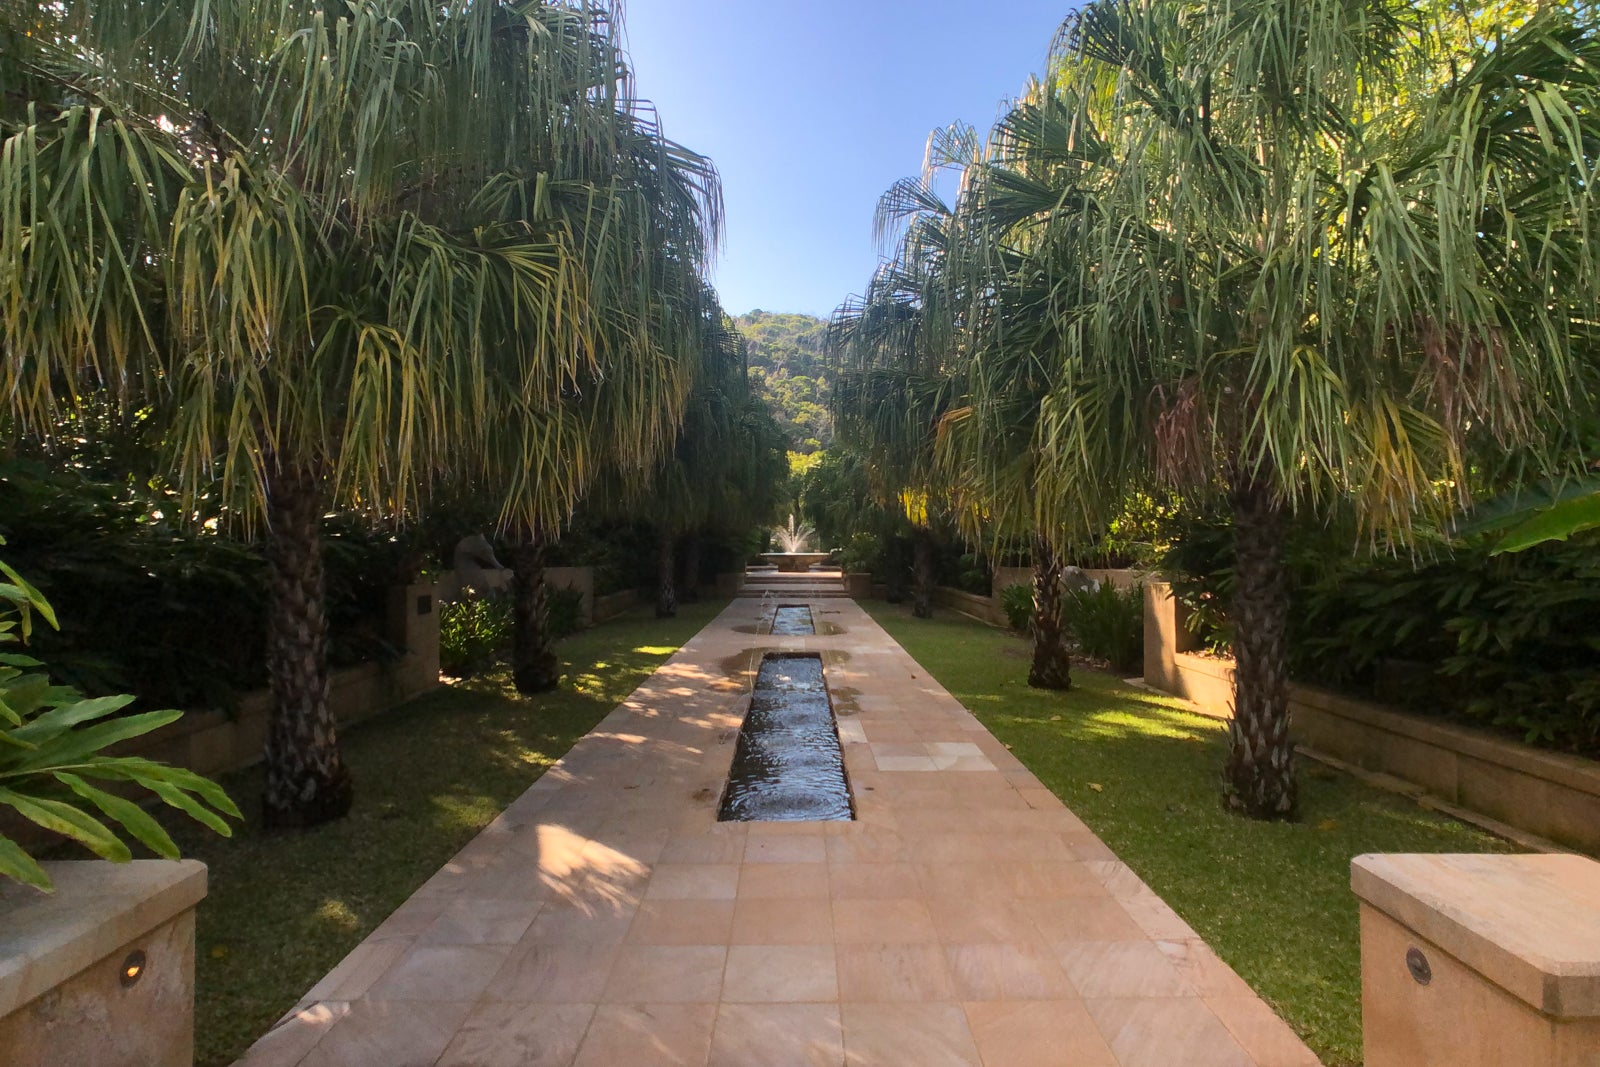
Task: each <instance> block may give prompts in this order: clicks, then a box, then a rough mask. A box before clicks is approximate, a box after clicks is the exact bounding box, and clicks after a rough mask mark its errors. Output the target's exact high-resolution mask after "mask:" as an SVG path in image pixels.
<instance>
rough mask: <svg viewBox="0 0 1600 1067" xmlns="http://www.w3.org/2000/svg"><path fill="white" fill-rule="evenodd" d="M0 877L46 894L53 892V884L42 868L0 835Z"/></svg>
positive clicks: (14, 843) (9, 839)
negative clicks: (13, 879)
mask: <svg viewBox="0 0 1600 1067" xmlns="http://www.w3.org/2000/svg"><path fill="white" fill-rule="evenodd" d="M0 876H4V877H6V878H15V879H16V880H17V881H19V882H21V883H22V884H23V885H31V886H33V887H34V888H35V889H42V890H44V891H45V892H46V893H53V892H55V888H56V887H55V884H54V883H53V882H51V881H50V876H49V875H48V874H46V873H45V870H44V868H43V867H41V866H39V864H38V862H37V861H35V860H34V858H33V857H32V856H30V855H28V854H27V853H26V852H25V851H23V848H22V846H21V845H19V844H17V843H16V842H15V841H13V840H11V838H9V837H7V836H6V835H5V834H0Z"/></svg>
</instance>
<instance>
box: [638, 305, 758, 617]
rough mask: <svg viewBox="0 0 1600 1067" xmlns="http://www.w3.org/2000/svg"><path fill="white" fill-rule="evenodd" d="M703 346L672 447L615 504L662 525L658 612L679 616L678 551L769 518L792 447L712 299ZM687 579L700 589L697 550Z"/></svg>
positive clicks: (695, 351) (695, 357)
mask: <svg viewBox="0 0 1600 1067" xmlns="http://www.w3.org/2000/svg"><path fill="white" fill-rule="evenodd" d="M702 315H703V321H702V324H701V329H700V331H699V333H698V337H699V342H700V343H699V345H698V346H697V347H694V348H691V349H689V350H688V351H686V352H685V358H686V360H687V361H688V365H689V367H690V368H691V373H692V378H691V384H690V390H689V400H688V404H687V406H686V408H685V411H684V418H683V422H682V425H681V426H680V427H679V429H678V432H677V435H676V439H675V440H674V442H673V444H672V447H671V448H670V449H669V450H668V451H667V452H666V453H665V454H664V455H663V457H662V459H661V461H660V462H659V463H658V464H657V465H656V467H655V469H654V470H653V471H650V472H649V474H648V476H647V477H646V478H643V479H633V478H628V477H627V476H626V475H624V476H623V477H621V478H619V479H618V480H617V482H616V485H615V487H614V489H613V490H612V493H613V496H612V501H611V503H612V506H614V507H617V508H619V509H623V510H627V511H634V512H638V513H642V514H645V515H648V516H649V517H650V518H651V520H652V521H653V522H654V524H655V527H656V564H657V566H656V615H657V617H660V618H665V617H669V616H672V615H675V614H676V613H677V609H678V592H677V583H676V576H677V570H678V567H677V561H678V556H677V551H676V550H677V545H678V543H679V542H680V541H686V542H687V543H689V544H697V543H698V540H699V538H700V537H702V536H704V535H707V534H711V533H718V532H721V533H735V532H742V531H744V530H748V529H749V528H751V527H755V526H760V525H765V524H766V523H768V522H770V521H771V518H772V512H773V511H774V509H775V508H776V506H777V503H778V497H779V494H780V493H781V491H782V489H783V486H784V484H785V482H786V480H787V476H788V458H787V456H788V449H787V442H786V441H785V440H784V439H783V437H782V436H781V433H780V431H779V430H778V427H777V423H776V422H775V421H774V419H773V417H772V413H771V412H770V411H769V410H768V409H767V407H766V405H764V404H763V403H762V402H761V400H760V399H759V398H758V397H756V396H755V395H754V394H753V393H752V392H751V390H750V382H749V376H748V373H747V370H746V364H745V342H744V339H743V338H742V337H741V336H740V335H739V333H738V331H737V330H735V329H734V328H733V322H732V320H731V319H729V318H727V316H725V315H724V314H723V312H722V308H721V306H720V305H718V304H717V303H716V301H715V299H714V298H713V297H712V296H711V295H710V294H709V293H708V294H707V299H706V302H705V303H704V305H703V306H702ZM686 569H687V570H688V572H689V573H688V575H687V577H686V580H687V581H688V582H689V583H691V584H694V583H696V582H698V578H699V575H698V573H697V572H698V570H699V562H698V550H697V551H696V555H695V558H694V566H692V567H689V568H686Z"/></svg>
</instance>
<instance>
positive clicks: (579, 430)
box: [487, 40, 722, 693]
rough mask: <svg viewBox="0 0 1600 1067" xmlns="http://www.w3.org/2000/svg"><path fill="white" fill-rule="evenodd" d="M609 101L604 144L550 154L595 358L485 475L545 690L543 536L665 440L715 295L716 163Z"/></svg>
mask: <svg viewBox="0 0 1600 1067" xmlns="http://www.w3.org/2000/svg"><path fill="white" fill-rule="evenodd" d="M608 47H609V51H608V52H606V53H605V55H606V56H608V57H609V58H606V59H604V60H601V61H599V62H598V64H597V65H598V68H599V69H600V70H623V71H625V70H626V67H625V66H624V65H623V57H622V56H621V53H620V51H619V46H618V44H617V42H616V41H615V40H611V41H609V44H608ZM591 102H592V101H591ZM614 104H615V106H616V107H617V108H619V109H620V110H619V111H618V113H617V118H618V120H619V121H618V122H617V123H616V125H617V127H618V128H617V129H615V130H613V131H612V132H611V136H612V138H613V141H614V145H613V148H612V150H611V151H610V152H608V153H603V154H596V155H595V156H594V158H581V157H580V158H577V159H576V160H572V159H557V160H554V161H552V166H553V167H554V168H555V169H556V170H557V171H558V172H560V171H563V170H565V171H570V172H572V174H571V176H570V177H569V178H568V186H569V188H571V189H572V190H573V192H574V194H575V195H573V196H571V197H568V198H566V199H564V200H561V199H558V200H557V201H556V204H557V208H558V210H562V211H564V212H565V213H566V214H567V216H568V217H569V218H570V220H571V221H570V227H571V229H572V231H573V232H574V233H576V234H578V235H579V241H578V244H579V247H580V249H581V250H582V252H583V256H584V261H585V265H586V267H587V273H588V278H589V293H590V306H591V307H592V308H593V314H594V317H595V321H596V345H595V359H594V366H593V368H592V370H591V371H590V372H589V373H588V374H587V375H586V377H585V379H584V380H583V381H581V382H579V383H578V384H577V385H576V386H575V387H574V388H572V389H569V390H567V391H566V392H565V393H564V394H563V395H562V396H561V397H560V398H559V400H558V402H557V405H556V407H555V409H553V410H552V409H551V408H549V407H546V408H544V409H541V410H540V411H539V412H537V413H534V412H524V413H522V414H520V415H519V416H517V417H513V418H508V419H505V420H502V421H500V422H499V423H498V424H497V425H496V426H495V427H494V436H495V439H496V441H497V449H496V453H495V454H496V457H497V460H498V462H497V465H496V469H494V470H492V471H491V472H490V473H489V476H488V479H487V480H488V482H489V484H491V485H494V486H496V487H498V492H499V495H500V498H501V499H502V501H503V511H502V524H503V525H504V526H505V527H506V528H507V529H508V530H509V531H510V533H511V534H512V545H511V548H510V551H509V562H510V563H511V570H512V575H513V583H512V588H513V605H514V610H513V618H514V635H513V647H512V677H513V680H514V682H515V684H516V686H517V688H518V690H519V691H521V692H524V693H536V692H542V691H545V690H548V689H550V688H552V687H554V685H555V684H556V682H557V681H558V679H559V676H560V671H559V663H558V661H557V659H556V657H555V654H554V652H553V651H552V650H551V638H550V628H549V622H548V605H547V601H546V594H545V584H544V555H545V550H546V547H547V545H549V544H550V543H551V542H553V541H554V540H556V539H558V538H559V537H560V536H561V533H562V530H563V529H564V528H565V526H566V524H567V522H568V521H569V520H570V518H571V516H572V513H573V509H574V507H575V506H576V505H577V503H578V502H579V501H580V500H582V499H583V498H584V496H585V495H586V494H587V493H588V492H589V491H590V489H591V487H592V486H593V485H594V483H595V480H596V479H597V478H599V477H601V475H602V472H604V471H607V470H612V471H615V472H618V473H619V475H621V476H624V477H631V478H642V477H644V476H645V474H646V472H649V471H651V470H653V469H654V468H655V466H656V465H657V464H658V462H659V461H660V457H661V456H662V455H663V454H664V453H665V452H666V451H667V450H669V449H670V448H671V447H672V443H673V440H674V438H675V436H676V434H677V432H678V426H679V423H680V422H681V421H682V419H683V416H684V411H685V405H686V404H687V403H688V399H689V395H690V388H691V384H692V381H693V373H692V371H693V367H694V359H693V356H694V354H695V353H696V352H697V351H698V350H699V347H700V345H701V343H702V334H703V331H704V324H703V319H704V314H703V305H704V302H705V301H706V300H707V299H713V300H714V297H713V296H711V294H710V293H709V291H708V289H707V288H706V285H705V282H704V280H703V274H704V271H705V268H706V264H707V260H708V257H709V255H710V252H711V250H712V248H713V246H714V244H715V242H716V241H717V240H718V237H719V235H720V231H721V209H722V199H721V187H720V183H719V182H718V179H717V175H716V171H715V169H714V167H713V166H712V165H711V163H710V161H709V160H707V159H705V158H704V157H702V156H699V155H697V154H695V153H694V152H691V151H689V150H688V149H686V148H683V147H682V146H680V145H678V144H676V143H674V142H672V141H670V140H668V139H667V138H665V137H664V136H663V135H662V133H661V130H660V127H659V125H658V124H657V123H656V122H655V121H654V119H653V117H652V116H651V115H650V114H649V113H648V110H647V109H645V108H643V107H642V106H640V105H638V104H637V103H635V102H634V101H633V99H632V96H631V94H627V93H623V94H621V95H619V96H618V97H617V99H616V100H615V101H614ZM597 191H598V194H599V195H597ZM717 313H718V314H720V309H719V310H718V312H717ZM557 432H559V435H560V438H561V445H560V446H559V447H555V448H551V447H549V446H548V445H547V444H546V442H545V440H544V438H545V437H546V435H549V434H552V433H557ZM540 457H542V458H540Z"/></svg>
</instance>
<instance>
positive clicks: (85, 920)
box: [0, 860, 206, 1067]
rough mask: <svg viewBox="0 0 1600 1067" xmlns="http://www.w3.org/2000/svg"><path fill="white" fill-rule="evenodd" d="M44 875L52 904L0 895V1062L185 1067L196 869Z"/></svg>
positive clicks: (163, 865) (10, 889)
mask: <svg viewBox="0 0 1600 1067" xmlns="http://www.w3.org/2000/svg"><path fill="white" fill-rule="evenodd" d="M44 867H45V870H46V871H48V872H49V874H50V877H51V879H52V880H53V881H54V882H55V884H56V891H55V892H54V893H53V894H48V895H47V894H44V893H40V892H38V891H37V890H34V889H30V888H28V887H26V886H21V885H15V884H6V885H4V886H0V1062H4V1063H5V1064H6V1067H64V1065H68V1064H70V1065H75V1067H76V1065H82V1067H190V1065H191V1064H192V1063H193V1061H194V909H195V905H196V904H198V903H199V902H200V900H201V898H202V897H204V896H205V895H206V868H205V864H203V863H199V862H197V861H195V860H179V861H176V862H171V861H167V860H136V861H134V862H133V863H104V862H99V861H82V862H74V861H68V862H50V863H46V864H44Z"/></svg>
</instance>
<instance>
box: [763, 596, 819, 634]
mask: <svg viewBox="0 0 1600 1067" xmlns="http://www.w3.org/2000/svg"><path fill="white" fill-rule="evenodd" d="M772 632H773V633H774V634H777V635H778V636H780V637H799V636H803V635H805V634H814V633H816V632H817V628H816V626H814V625H813V624H812V622H811V609H810V608H808V607H806V606H805V605H804V604H800V605H798V606H797V605H793V604H782V605H779V607H778V608H777V610H775V611H774V612H773V613H772Z"/></svg>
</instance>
